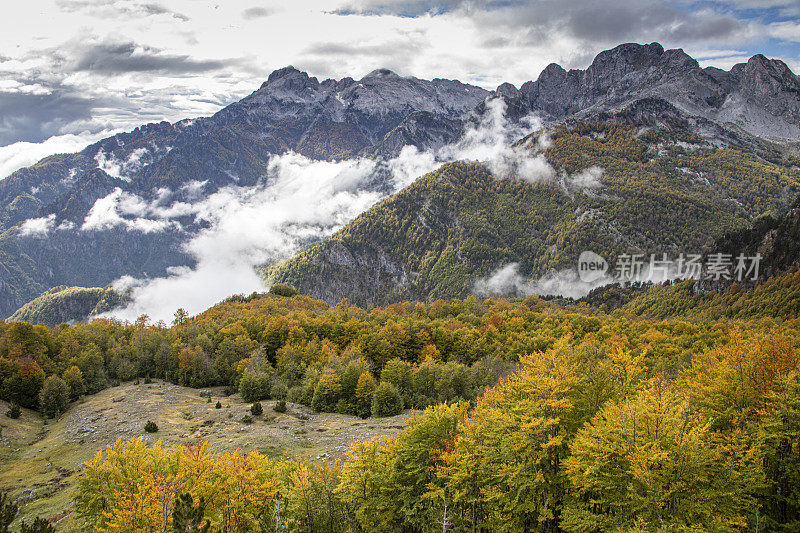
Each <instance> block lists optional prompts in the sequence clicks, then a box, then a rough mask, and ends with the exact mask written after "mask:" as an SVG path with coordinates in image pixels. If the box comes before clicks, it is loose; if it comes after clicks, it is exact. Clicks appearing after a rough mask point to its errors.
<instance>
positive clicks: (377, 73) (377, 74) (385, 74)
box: [362, 68, 402, 80]
mask: <svg viewBox="0 0 800 533" xmlns="http://www.w3.org/2000/svg"><path fill="white" fill-rule="evenodd" d="M401 77H402V76H400V75H399V74H397V73H396V72H393V71H391V70H389V69H388V68H376V69H375V70H373V71H372V72H370V73H369V74H367V75H366V76H364V77H363V78H362V80H366V79H375V78H379V79H399V78H401Z"/></svg>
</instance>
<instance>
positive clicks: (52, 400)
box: [39, 376, 70, 418]
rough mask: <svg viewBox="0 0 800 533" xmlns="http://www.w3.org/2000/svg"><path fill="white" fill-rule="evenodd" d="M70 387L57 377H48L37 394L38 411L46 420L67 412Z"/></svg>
mask: <svg viewBox="0 0 800 533" xmlns="http://www.w3.org/2000/svg"><path fill="white" fill-rule="evenodd" d="M69 397H70V387H69V385H67V383H66V382H65V381H64V380H63V379H61V378H60V377H58V376H49V377H48V378H47V379H46V380H45V382H44V386H43V387H42V390H41V392H39V409H40V410H41V412H42V414H43V415H44V416H46V417H48V418H55V417H57V416H58V415H60V414H61V413H63V412H64V411H66V410H67V406H68V405H69Z"/></svg>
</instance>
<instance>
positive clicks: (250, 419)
mask: <svg viewBox="0 0 800 533" xmlns="http://www.w3.org/2000/svg"><path fill="white" fill-rule="evenodd" d="M241 422H242V424H252V423H253V417H251V416H250V415H244V416H243V417H242V420H241Z"/></svg>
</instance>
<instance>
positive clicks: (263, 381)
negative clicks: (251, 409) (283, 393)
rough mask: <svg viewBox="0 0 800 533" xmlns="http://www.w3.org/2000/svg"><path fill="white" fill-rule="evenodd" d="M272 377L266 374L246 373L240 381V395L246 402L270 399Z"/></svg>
mask: <svg viewBox="0 0 800 533" xmlns="http://www.w3.org/2000/svg"><path fill="white" fill-rule="evenodd" d="M269 393H270V377H269V376H268V375H266V374H263V373H260V374H254V373H251V372H245V373H244V374H243V375H242V378H241V380H240V381H239V394H240V395H241V396H242V400H243V401H245V402H257V401H260V400H266V399H268V398H269Z"/></svg>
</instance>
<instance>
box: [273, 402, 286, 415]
mask: <svg viewBox="0 0 800 533" xmlns="http://www.w3.org/2000/svg"><path fill="white" fill-rule="evenodd" d="M272 410H273V411H275V412H276V413H285V412H286V400H278V401H277V402H275V407H273V408H272Z"/></svg>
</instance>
